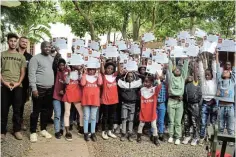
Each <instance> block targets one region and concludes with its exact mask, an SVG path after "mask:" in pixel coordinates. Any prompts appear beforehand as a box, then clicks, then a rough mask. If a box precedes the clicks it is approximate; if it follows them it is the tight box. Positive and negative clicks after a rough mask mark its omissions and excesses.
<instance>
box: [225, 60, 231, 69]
mask: <svg viewBox="0 0 236 157" xmlns="http://www.w3.org/2000/svg"><path fill="white" fill-rule="evenodd" d="M225 68H226V69H225V70H230V69H231V62H226V65H225Z"/></svg>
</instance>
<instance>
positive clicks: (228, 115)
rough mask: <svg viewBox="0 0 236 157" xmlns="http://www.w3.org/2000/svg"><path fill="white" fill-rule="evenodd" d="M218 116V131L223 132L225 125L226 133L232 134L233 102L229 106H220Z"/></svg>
mask: <svg viewBox="0 0 236 157" xmlns="http://www.w3.org/2000/svg"><path fill="white" fill-rule="evenodd" d="M219 105H220V104H219ZM218 116H219V132H220V133H223V132H224V129H225V126H226V129H227V132H228V134H229V135H234V104H232V105H230V106H228V105H227V106H220V107H219V114H218Z"/></svg>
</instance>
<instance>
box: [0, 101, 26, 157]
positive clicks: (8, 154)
mask: <svg viewBox="0 0 236 157" xmlns="http://www.w3.org/2000/svg"><path fill="white" fill-rule="evenodd" d="M30 109H31V107H30V103H29V102H28V103H27V104H26V106H25V113H24V121H25V124H26V126H27V131H22V135H23V140H16V139H15V137H14V136H13V135H12V132H13V129H12V108H10V111H9V116H8V126H7V128H8V132H7V135H6V141H4V142H2V143H1V156H3V157H21V156H24V155H25V154H26V153H27V151H28V150H29V149H30V146H31V143H30V141H29V135H30V133H29V122H30V121H29V117H30V112H31V110H30Z"/></svg>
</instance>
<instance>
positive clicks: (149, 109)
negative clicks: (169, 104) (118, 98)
mask: <svg viewBox="0 0 236 157" xmlns="http://www.w3.org/2000/svg"><path fill="white" fill-rule="evenodd" d="M160 90H161V85H158V86H155V87H151V88H147V87H143V88H141V90H140V91H141V109H140V114H139V120H140V121H142V122H152V121H154V120H156V119H157V114H156V107H157V97H158V94H159V92H160Z"/></svg>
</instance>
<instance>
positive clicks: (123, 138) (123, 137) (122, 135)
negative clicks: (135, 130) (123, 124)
mask: <svg viewBox="0 0 236 157" xmlns="http://www.w3.org/2000/svg"><path fill="white" fill-rule="evenodd" d="M125 136H126V135H125V134H123V133H122V134H121V138H120V140H121V141H125Z"/></svg>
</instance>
